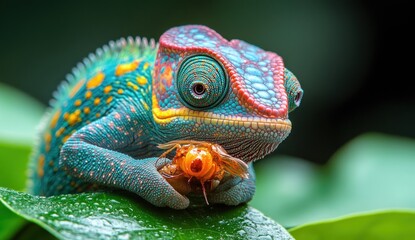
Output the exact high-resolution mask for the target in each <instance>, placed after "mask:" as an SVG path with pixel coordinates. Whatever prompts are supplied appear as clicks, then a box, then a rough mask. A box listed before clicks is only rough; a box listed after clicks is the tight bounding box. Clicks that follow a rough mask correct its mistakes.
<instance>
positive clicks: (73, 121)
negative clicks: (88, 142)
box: [68, 109, 81, 126]
mask: <svg viewBox="0 0 415 240" xmlns="http://www.w3.org/2000/svg"><path fill="white" fill-rule="evenodd" d="M80 115H81V110H79V109H77V110H76V111H75V112H73V113H71V114H70V115H69V118H68V123H69V125H71V126H72V125H75V124H76V123H78V122H80V121H81V118H80V117H79V116H80Z"/></svg>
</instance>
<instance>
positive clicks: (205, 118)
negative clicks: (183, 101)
mask: <svg viewBox="0 0 415 240" xmlns="http://www.w3.org/2000/svg"><path fill="white" fill-rule="evenodd" d="M153 116H154V119H155V121H156V122H157V123H159V124H168V123H170V122H171V121H173V120H174V119H176V118H181V119H183V120H190V121H194V122H199V123H203V124H206V125H210V124H212V125H215V126H235V127H245V128H250V129H252V130H254V131H255V130H270V131H278V132H290V131H291V121H290V120H289V119H278V118H262V117H236V116H225V115H224V114H215V113H211V112H200V111H193V110H190V109H186V108H182V109H170V110H166V111H161V110H160V109H153Z"/></svg>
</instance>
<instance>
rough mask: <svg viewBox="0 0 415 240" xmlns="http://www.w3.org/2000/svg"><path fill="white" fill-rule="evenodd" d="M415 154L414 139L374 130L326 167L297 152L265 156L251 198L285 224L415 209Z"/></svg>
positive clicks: (356, 140) (261, 208)
mask: <svg viewBox="0 0 415 240" xmlns="http://www.w3.org/2000/svg"><path fill="white" fill-rule="evenodd" d="M414 156H415V141H414V140H412V139H406V138H400V137H393V136H388V135H383V134H374V133H371V134H365V135H362V136H360V137H358V138H356V139H354V140H352V141H351V142H350V143H348V144H346V145H345V146H344V147H342V148H341V149H340V150H339V151H338V152H337V153H336V154H334V156H333V157H332V159H331V160H330V161H329V164H328V165H326V166H324V167H319V166H316V165H313V164H311V163H308V162H306V161H304V160H301V159H296V158H292V157H291V158H290V157H283V156H280V157H276V158H275V159H273V160H271V159H268V160H262V161H261V162H260V163H259V164H257V165H256V170H257V192H256V194H255V196H254V199H253V201H252V202H251V204H252V206H254V207H256V208H257V209H259V210H260V211H262V212H264V213H265V214H267V215H268V216H271V217H272V218H274V219H278V221H279V222H280V223H281V224H283V225H284V226H297V225H300V224H304V223H306V222H312V221H317V220H322V219H327V218H334V217H339V216H343V215H347V214H351V213H358V212H367V211H373V210H380V209H397V208H409V209H415V191H414V190H413V186H412V184H410V183H413V182H415V174H413V172H414V169H415V161H414V160H415V158H414Z"/></svg>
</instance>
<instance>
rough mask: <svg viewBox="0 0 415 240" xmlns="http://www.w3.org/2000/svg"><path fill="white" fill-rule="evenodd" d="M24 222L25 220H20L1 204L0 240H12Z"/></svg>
mask: <svg viewBox="0 0 415 240" xmlns="http://www.w3.org/2000/svg"><path fill="white" fill-rule="evenodd" d="M24 222H25V221H24V219H22V218H19V217H18V216H17V215H16V214H14V213H13V212H11V211H10V210H9V209H7V208H6V206H4V205H3V204H1V203H0V226H1V227H0V239H10V238H11V237H12V236H13V235H14V233H15V232H16V231H17V230H18V229H19V228H21V226H22V225H23V224H24Z"/></svg>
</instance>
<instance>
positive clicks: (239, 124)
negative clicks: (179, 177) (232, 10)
mask: <svg viewBox="0 0 415 240" xmlns="http://www.w3.org/2000/svg"><path fill="white" fill-rule="evenodd" d="M53 96H54V97H53V99H52V100H51V103H50V107H49V110H48V111H47V112H46V114H45V115H44V117H43V120H42V122H41V126H40V131H39V140H38V144H37V146H36V147H35V150H34V151H33V154H32V157H31V160H30V164H29V168H28V169H29V177H28V179H29V181H28V187H27V188H28V191H29V192H30V193H32V194H35V195H41V196H53V195H59V194H72V193H80V192H88V191H101V190H103V189H107V188H109V189H122V190H125V191H129V192H133V193H135V194H137V195H138V196H139V197H141V198H143V199H145V200H146V201H148V202H150V203H151V204H153V205H155V206H158V207H170V208H173V209H185V208H187V207H188V206H189V202H190V201H189V198H188V197H186V196H184V195H181V194H180V193H178V192H177V191H176V190H174V188H173V187H172V186H171V185H170V184H168V182H167V181H166V180H165V179H164V178H163V177H162V176H161V175H160V174H159V172H158V171H157V170H158V169H159V168H161V167H162V164H166V163H167V162H168V161H169V159H167V158H163V159H162V161H160V159H158V156H160V154H162V153H163V150H162V149H159V148H157V145H158V144H163V143H166V142H169V141H173V140H186V139H187V140H197V141H207V142H214V143H217V144H220V145H221V146H222V147H223V148H224V149H225V150H226V151H227V152H228V153H229V154H231V155H232V156H234V157H237V158H240V159H242V160H243V161H244V162H246V163H248V164H249V170H248V171H249V177H248V178H247V179H242V178H239V177H234V178H230V179H228V180H227V181H223V182H221V183H220V185H219V186H218V187H217V188H216V190H215V192H213V193H212V194H210V195H209V202H210V203H216V204H226V205H238V204H241V203H244V202H247V201H249V200H250V199H252V197H253V194H254V192H255V174H254V170H253V166H252V162H254V161H255V160H258V159H261V158H263V157H264V156H266V155H267V154H269V153H271V152H273V151H274V150H275V149H276V148H277V146H278V145H279V144H280V143H281V142H282V141H283V140H284V139H285V138H286V137H287V136H288V135H289V133H290V131H291V122H290V120H289V117H288V113H289V112H291V111H293V110H294V109H295V108H297V107H298V106H299V105H300V102H301V99H302V96H303V90H302V88H301V86H300V83H299V81H298V80H297V78H296V77H295V76H294V75H293V74H292V73H291V72H290V71H289V70H287V69H286V68H285V66H284V62H283V60H282V58H281V57H280V56H279V55H277V54H276V53H273V52H268V51H265V50H263V49H261V48H259V47H256V46H254V45H251V44H249V43H247V42H244V41H242V40H230V41H228V40H226V39H225V38H223V37H222V36H221V35H220V34H218V33H217V32H215V31H214V30H212V29H210V28H208V27H206V26H202V25H185V26H180V27H174V28H171V29H169V30H168V31H166V32H165V33H163V34H162V35H161V37H160V39H159V41H158V43H157V42H156V41H155V40H154V39H150V40H147V38H140V37H128V38H121V39H119V40H117V41H111V42H109V44H108V45H105V46H103V47H102V48H99V49H97V50H96V52H95V53H92V54H90V55H89V56H88V57H87V58H85V59H84V60H83V61H82V62H81V63H79V64H78V65H77V66H76V67H75V68H73V70H72V73H70V74H69V75H67V77H66V80H65V81H64V82H63V83H62V84H61V85H60V86H59V87H58V90H57V91H56V92H55V93H54V95H53ZM158 160H159V161H158Z"/></svg>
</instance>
